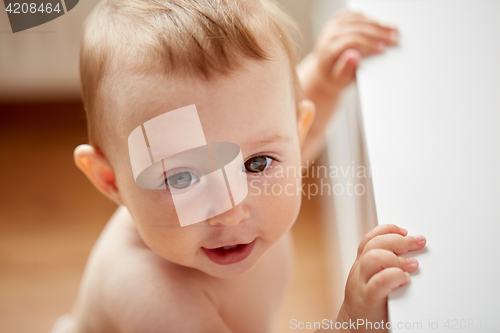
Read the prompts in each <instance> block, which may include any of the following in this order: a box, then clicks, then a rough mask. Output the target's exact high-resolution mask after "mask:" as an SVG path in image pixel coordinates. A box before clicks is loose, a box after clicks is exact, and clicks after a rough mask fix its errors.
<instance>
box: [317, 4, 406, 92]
mask: <svg viewBox="0 0 500 333" xmlns="http://www.w3.org/2000/svg"><path fill="white" fill-rule="evenodd" d="M397 41H398V34H397V29H396V28H394V27H389V26H385V25H382V24H380V23H377V22H375V21H373V20H370V19H368V18H366V17H365V16H363V15H362V14H360V13H354V12H348V11H344V12H341V13H340V14H338V15H336V16H334V17H333V18H332V19H331V20H330V21H329V22H328V23H327V24H326V25H325V26H324V27H323V29H322V31H321V33H320V34H319V37H318V39H317V42H316V45H315V46H314V54H315V57H316V61H317V73H316V74H317V76H318V78H317V79H318V83H319V84H320V85H321V86H322V87H323V89H324V90H325V91H335V90H336V91H340V90H342V89H343V88H344V87H346V86H347V85H349V84H350V83H351V82H352V81H353V80H354V78H355V70H356V67H357V65H358V63H359V61H360V59H361V57H364V56H368V55H371V54H376V53H380V52H383V51H384V50H385V48H386V47H387V46H389V45H395V44H397Z"/></svg>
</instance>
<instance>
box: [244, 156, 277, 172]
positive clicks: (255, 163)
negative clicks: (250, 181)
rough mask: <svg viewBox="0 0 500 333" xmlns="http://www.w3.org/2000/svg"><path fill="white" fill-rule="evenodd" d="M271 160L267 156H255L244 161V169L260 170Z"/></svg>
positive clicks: (265, 167) (264, 168) (250, 170)
mask: <svg viewBox="0 0 500 333" xmlns="http://www.w3.org/2000/svg"><path fill="white" fill-rule="evenodd" d="M272 161H273V159H272V158H270V157H267V156H255V157H252V158H249V159H248V160H247V161H246V162H245V169H246V170H247V171H248V172H262V171H264V170H266V169H267V167H268V166H269V165H270V164H271V162H272Z"/></svg>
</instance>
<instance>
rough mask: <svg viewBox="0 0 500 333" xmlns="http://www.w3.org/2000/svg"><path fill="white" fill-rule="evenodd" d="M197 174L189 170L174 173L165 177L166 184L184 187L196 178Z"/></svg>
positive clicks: (179, 187) (178, 187)
mask: <svg viewBox="0 0 500 333" xmlns="http://www.w3.org/2000/svg"><path fill="white" fill-rule="evenodd" d="M198 179H199V178H198V176H197V175H195V174H194V173H192V172H189V171H183V172H179V173H176V174H175V175H172V176H170V177H168V178H167V180H166V183H167V185H168V186H170V187H173V188H176V189H179V190H180V189H184V188H186V187H188V186H190V185H191V184H193V183H195V182H196V181H197V180H198Z"/></svg>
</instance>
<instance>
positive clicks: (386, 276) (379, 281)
mask: <svg viewBox="0 0 500 333" xmlns="http://www.w3.org/2000/svg"><path fill="white" fill-rule="evenodd" d="M408 282H410V274H409V273H408V272H404V271H403V270H402V269H400V268H396V267H390V268H387V269H384V270H383V271H381V272H379V273H377V274H375V275H373V276H372V277H371V278H370V280H368V282H367V284H366V296H367V299H369V300H372V301H373V302H374V303H376V302H377V301H382V300H385V297H387V296H388V295H389V294H390V293H391V292H392V291H393V290H394V289H396V288H398V287H400V286H404V285H405V284H407V283H408Z"/></svg>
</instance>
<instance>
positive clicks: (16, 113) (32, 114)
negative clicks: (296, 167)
mask: <svg viewBox="0 0 500 333" xmlns="http://www.w3.org/2000/svg"><path fill="white" fill-rule="evenodd" d="M280 2H281V4H282V5H283V7H284V8H285V9H286V10H287V11H288V12H289V13H290V14H291V15H292V16H293V17H294V18H295V19H296V20H297V21H298V23H299V25H300V28H301V30H302V34H303V39H302V40H299V41H297V42H298V43H299V44H300V45H301V50H302V53H301V57H303V56H305V55H306V54H307V53H308V52H309V51H310V50H311V49H312V47H313V43H314V38H315V36H316V35H317V34H318V32H319V29H320V28H321V26H322V25H323V23H324V22H325V21H326V20H327V19H329V18H330V17H331V16H332V15H333V14H334V12H335V11H336V10H337V9H338V8H339V6H340V1H336V0H331V1H327V0H325V1H323V0H281V1H280ZM96 3H97V1H96V0H85V1H83V0H82V1H80V3H79V4H78V5H77V6H76V7H75V8H74V9H73V10H71V11H70V12H68V13H67V14H65V15H63V16H62V17H59V18H57V19H56V20H54V21H51V22H48V23H46V24H43V25H41V26H38V27H34V28H32V29H29V30H26V31H22V32H18V33H16V34H13V33H12V31H11V28H10V25H9V22H8V17H7V13H6V12H5V11H3V10H2V11H1V13H0V159H1V162H0V323H1V324H0V332H8V333H28V332H29V333H32V332H50V329H51V327H52V324H53V323H54V321H55V320H56V319H57V318H58V317H59V316H61V315H63V314H65V313H68V312H69V311H70V310H71V307H72V304H73V301H74V299H75V297H76V294H77V292H78V286H79V283H80V279H81V275H82V272H83V270H84V267H85V262H86V259H87V256H88V254H89V252H90V250H91V248H92V245H93V243H94V242H95V240H96V239H97V237H98V235H99V233H100V231H101V230H102V228H103V227H104V225H105V224H106V222H107V220H108V218H109V217H110V216H111V214H112V213H113V211H114V210H115V209H116V208H117V207H116V206H115V205H114V204H113V203H112V202H111V201H109V200H108V199H106V198H105V197H104V196H102V195H101V194H100V193H99V192H98V191H97V190H96V189H95V188H93V187H92V185H91V184H90V182H88V181H87V179H86V178H85V177H84V175H83V174H82V173H81V172H80V171H79V170H78V169H77V168H76V167H75V165H74V163H73V158H72V154H73V149H74V148H75V147H76V146H77V145H79V144H82V143H86V142H87V137H86V124H85V117H84V111H83V107H82V104H81V101H80V87H79V78H78V52H79V39H80V33H81V26H82V23H83V20H84V19H85V17H86V16H87V15H88V13H89V12H90V10H91V9H92V8H93V7H94V5H95V4H96ZM339 117H340V118H341V119H343V118H342V117H344V118H345V116H339ZM342 121H345V119H344V120H338V121H337V122H342ZM334 127H335V124H334V125H333V126H332V128H334ZM332 131H334V129H333V130H332ZM345 135H346V134H345V133H344V136H345ZM331 158H332V157H331V156H330V160H331ZM328 161H329V158H328V156H327V153H326V152H325V153H323V155H322V156H321V157H320V159H319V161H318V163H323V164H325V163H328ZM348 165H350V162H348ZM306 181H308V182H320V179H319V178H316V179H307V180H306ZM333 206H334V204H333V201H332V199H331V198H325V197H321V196H315V197H312V198H311V200H307V198H304V200H303V207H302V210H301V213H300V217H299V219H298V221H297V223H296V224H295V226H294V227H293V234H294V238H295V241H296V247H297V259H298V262H297V270H296V273H295V276H294V280H293V285H292V288H291V292H290V293H289V294H288V296H287V300H286V302H285V306H284V308H283V311H282V314H281V318H280V321H279V330H278V331H279V332H288V331H290V328H289V326H290V325H289V323H290V319H297V320H298V321H320V320H322V319H323V318H331V319H335V314H336V311H337V309H338V306H339V305H340V302H341V301H342V298H343V279H344V277H343V275H345V269H344V271H342V270H341V269H340V268H339V269H338V271H337V270H335V267H339V266H341V262H340V259H339V251H338V241H337V240H338V238H337V236H336V230H337V228H336V227H335V216H336V215H335V212H332V209H333ZM303 331H304V332H307V330H303Z"/></svg>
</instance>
